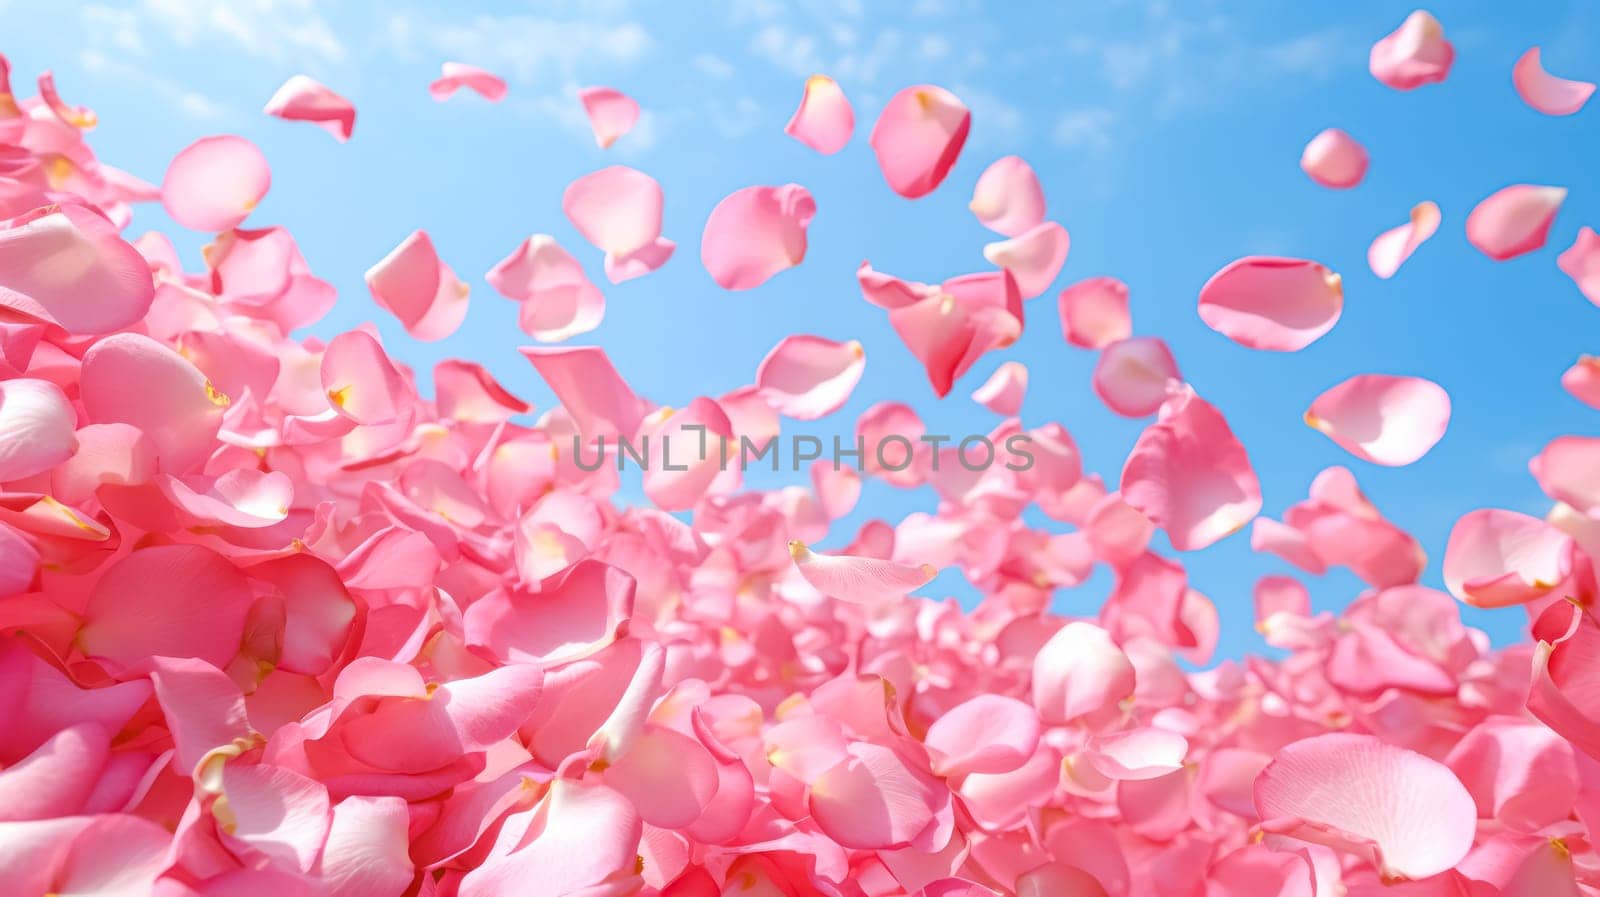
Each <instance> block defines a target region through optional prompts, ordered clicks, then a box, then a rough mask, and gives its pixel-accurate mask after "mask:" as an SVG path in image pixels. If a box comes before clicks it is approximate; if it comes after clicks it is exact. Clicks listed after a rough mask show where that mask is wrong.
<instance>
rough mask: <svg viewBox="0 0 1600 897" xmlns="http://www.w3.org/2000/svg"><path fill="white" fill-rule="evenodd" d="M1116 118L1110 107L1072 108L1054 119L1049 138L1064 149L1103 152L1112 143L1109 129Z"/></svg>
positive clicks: (1110, 129)
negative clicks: (1054, 122)
mask: <svg viewBox="0 0 1600 897" xmlns="http://www.w3.org/2000/svg"><path fill="white" fill-rule="evenodd" d="M1116 120H1117V117H1116V114H1115V113H1113V112H1112V111H1111V110H1110V109H1102V108H1098V107H1090V108H1087V109H1074V110H1072V111H1071V112H1067V113H1065V114H1063V115H1061V116H1060V117H1059V118H1057V119H1056V124H1055V127H1054V128H1052V129H1051V131H1050V139H1052V140H1054V141H1055V143H1056V145H1057V146H1060V147H1063V148H1066V149H1080V150H1087V151H1089V152H1093V153H1103V152H1106V151H1107V150H1109V149H1111V146H1112V143H1113V140H1112V134H1111V131H1112V128H1113V126H1114V125H1115V124H1116Z"/></svg>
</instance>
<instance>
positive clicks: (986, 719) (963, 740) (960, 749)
mask: <svg viewBox="0 0 1600 897" xmlns="http://www.w3.org/2000/svg"><path fill="white" fill-rule="evenodd" d="M923 742H924V743H925V744H926V745H927V746H928V752H929V754H930V755H931V756H932V760H933V771H934V772H935V773H937V774H938V775H942V776H959V775H965V774H967V773H984V774H991V775H993V774H999V773H1007V772H1011V771H1012V770H1015V769H1017V768H1019V767H1021V766H1022V765H1023V764H1024V763H1026V762H1028V759H1029V758H1031V757H1032V756H1033V752H1034V749H1035V748H1037V747H1038V745H1039V715H1038V713H1036V712H1034V709H1033V708H1032V707H1031V706H1029V705H1027V704H1024V703H1023V702H1021V701H1019V700H1017V699H1015V698H1007V697H1003V696H1001V695H979V696H977V697H975V698H971V699H969V700H967V701H965V702H963V703H961V704H958V705H957V706H955V707H952V708H950V709H949V710H947V711H945V713H944V715H943V716H941V717H939V718H938V719H937V720H935V721H934V723H933V725H932V726H930V727H928V734H927V737H925V738H924V739H923Z"/></svg>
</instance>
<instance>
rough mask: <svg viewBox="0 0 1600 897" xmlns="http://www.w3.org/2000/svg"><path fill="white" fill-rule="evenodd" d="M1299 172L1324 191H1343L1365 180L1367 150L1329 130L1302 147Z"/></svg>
mask: <svg viewBox="0 0 1600 897" xmlns="http://www.w3.org/2000/svg"><path fill="white" fill-rule="evenodd" d="M1300 170H1301V171H1304V172H1305V173H1306V174H1307V175H1310V177H1311V179H1312V180H1313V181H1316V182H1317V183H1319V184H1321V185H1322V186H1324V187H1332V188H1334V189H1336V190H1345V189H1348V188H1350V187H1354V186H1355V185H1357V184H1359V183H1361V179H1362V178H1364V177H1366V175H1367V149H1366V147H1364V146H1362V145H1361V144H1359V143H1357V142H1356V139H1355V138H1354V137H1351V136H1350V135H1349V134H1346V133H1345V132H1343V131H1341V130H1339V129H1338V128H1329V129H1327V130H1326V131H1323V132H1321V133H1320V134H1318V135H1317V136H1315V137H1313V138H1311V142H1310V143H1308V144H1306V148H1305V152H1303V153H1301V154H1300Z"/></svg>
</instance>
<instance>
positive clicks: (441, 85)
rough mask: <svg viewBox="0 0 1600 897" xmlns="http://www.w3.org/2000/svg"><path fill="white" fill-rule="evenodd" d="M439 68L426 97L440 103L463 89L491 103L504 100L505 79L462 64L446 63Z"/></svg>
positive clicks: (484, 70) (473, 66)
mask: <svg viewBox="0 0 1600 897" xmlns="http://www.w3.org/2000/svg"><path fill="white" fill-rule="evenodd" d="M440 68H441V70H442V72H441V74H440V76H439V77H438V79H436V80H435V81H434V82H433V83H432V84H429V85H428V95H429V96H431V97H433V98H434V99H435V100H438V101H439V102H441V103H442V102H444V101H445V100H448V99H450V98H451V97H453V96H455V94H456V91H458V90H460V89H461V88H463V87H465V88H468V89H470V90H472V91H473V92H475V93H477V94H478V96H480V97H483V98H484V99H486V100H488V101H489V102H491V103H498V102H500V101H501V100H503V99H505V95H506V82H505V79H503V78H501V77H500V76H499V75H496V74H494V73H493V72H490V71H488V70H486V69H481V68H478V67H477V66H475V65H467V64H466V63H464V62H446V63H444V64H443V65H442V66H441V67H440Z"/></svg>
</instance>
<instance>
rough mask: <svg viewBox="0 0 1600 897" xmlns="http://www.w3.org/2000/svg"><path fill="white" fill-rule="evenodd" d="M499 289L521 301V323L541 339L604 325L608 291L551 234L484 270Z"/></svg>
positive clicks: (559, 338) (537, 236)
mask: <svg viewBox="0 0 1600 897" xmlns="http://www.w3.org/2000/svg"><path fill="white" fill-rule="evenodd" d="M484 279H485V280H487V281H489V285H490V286H492V287H494V288H495V290H496V292H498V293H500V295H502V296H504V297H506V298H507V299H511V300H514V301H516V302H518V303H520V304H521V308H520V310H519V312H518V314H517V324H518V326H520V327H521V328H522V332H524V333H526V334H528V335H529V336H531V337H533V338H534V339H536V340H539V341H540V342H546V343H558V342H561V341H562V340H565V339H567V338H569V337H573V336H576V335H578V334H580V333H587V332H589V331H590V330H593V329H594V328H596V327H598V326H599V325H600V319H601V318H602V317H604V316H605V307H606V306H605V302H606V300H605V296H603V295H602V294H601V293H600V290H599V288H598V287H596V286H595V285H594V283H593V282H591V281H590V280H589V277H588V275H586V274H584V273H583V266H581V265H579V264H578V261H577V259H574V258H573V257H572V256H571V255H569V254H568V253H567V251H566V250H565V249H562V248H561V246H560V245H559V244H557V243H556V240H555V238H554V237H552V236H550V235H548V234H534V235H533V236H531V237H529V238H528V239H526V240H523V241H522V243H521V244H520V245H518V246H517V248H516V249H514V250H512V252H511V254H510V255H508V256H506V257H505V258H503V259H501V260H500V262H499V263H498V264H496V265H495V266H494V267H493V268H491V269H489V273H488V274H486V275H484Z"/></svg>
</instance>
